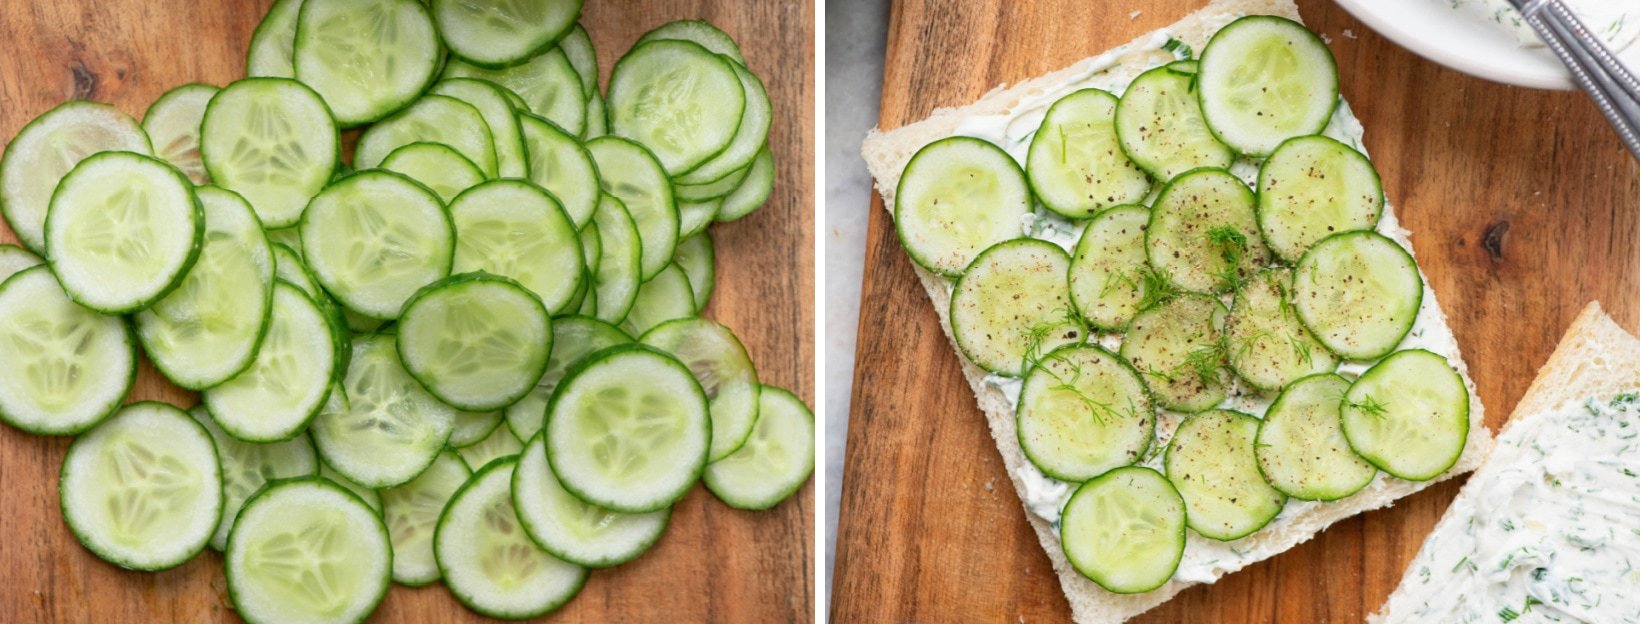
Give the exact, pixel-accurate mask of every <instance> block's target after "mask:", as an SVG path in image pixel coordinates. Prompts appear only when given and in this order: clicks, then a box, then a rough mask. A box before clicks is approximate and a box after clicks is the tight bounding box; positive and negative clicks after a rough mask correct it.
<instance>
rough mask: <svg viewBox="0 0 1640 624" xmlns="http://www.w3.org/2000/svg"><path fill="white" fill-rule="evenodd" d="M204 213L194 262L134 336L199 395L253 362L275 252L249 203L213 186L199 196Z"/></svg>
mask: <svg viewBox="0 0 1640 624" xmlns="http://www.w3.org/2000/svg"><path fill="white" fill-rule="evenodd" d="M196 194H197V195H198V196H199V201H200V204H201V205H203V206H204V209H205V243H204V246H203V247H202V248H201V249H200V252H199V260H197V261H195V262H194V266H193V268H192V269H190V270H189V271H188V274H187V275H186V276H184V277H183V278H182V283H181V284H179V285H178V286H177V288H176V290H173V291H171V294H168V295H166V296H165V298H163V299H160V300H159V301H157V302H155V303H154V305H152V306H149V307H148V309H146V310H143V311H141V312H138V313H137V314H136V316H135V317H134V320H135V325H136V330H137V338H139V339H140V340H141V341H142V348H143V351H144V352H146V353H147V354H148V358H149V359H150V360H152V361H153V362H154V367H155V368H158V369H159V371H160V373H162V374H164V375H165V378H166V379H169V380H171V382H172V383H175V384H176V385H178V386H181V387H183V388H187V389H189V390H202V389H205V388H209V387H211V386H214V385H217V384H220V383H222V382H224V381H227V380H229V379H232V378H233V377H234V376H235V375H238V374H239V373H240V371H243V370H245V369H246V368H247V367H249V366H250V365H251V362H252V361H254V360H255V358H256V351H257V348H258V346H259V345H261V344H262V336H263V334H264V333H266V331H267V325H268V315H269V311H270V310H271V309H272V306H273V278H274V275H273V272H274V267H273V263H274V260H273V253H272V249H271V248H270V247H269V246H268V240H267V237H266V236H263V235H262V226H261V224H260V223H259V222H258V221H257V220H256V213H255V212H252V211H251V206H250V204H247V203H245V200H243V199H240V198H239V196H238V195H235V194H233V192H231V191H224V190H222V189H219V188H216V187H214V186H206V187H200V188H199V189H197V190H196Z"/></svg>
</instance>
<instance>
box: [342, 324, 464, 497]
mask: <svg viewBox="0 0 1640 624" xmlns="http://www.w3.org/2000/svg"><path fill="white" fill-rule="evenodd" d="M394 342H395V340H394V337H393V336H391V335H380V334H378V335H367V336H357V337H355V338H354V339H353V357H352V360H351V361H352V364H351V365H350V366H348V369H347V374H346V377H345V378H344V380H343V384H342V387H343V388H344V389H345V390H346V391H345V392H332V393H331V397H332V398H331V401H330V402H329V403H328V404H326V405H325V408H324V409H323V410H321V411H320V412H319V417H318V418H316V419H314V421H313V427H312V429H311V431H312V433H313V442H314V444H315V445H317V446H318V449H319V455H320V457H323V458H324V460H325V463H328V464H330V467H332V468H335V469H336V471H337V472H340V473H342V474H343V475H345V476H347V478H349V479H352V480H353V482H354V483H358V484H359V485H363V486H365V487H369V488H378V489H379V488H386V487H392V486H395V485H399V484H401V483H405V482H407V481H409V480H411V479H414V478H415V477H416V475H418V474H421V471H422V470H424V469H426V468H427V465H428V464H430V463H432V461H433V458H434V457H435V456H437V455H438V452H439V450H440V449H442V448H444V444H445V442H447V441H448V440H449V439H450V430H451V429H452V428H453V427H454V420H455V409H454V408H451V407H450V406H448V405H445V404H443V403H440V402H439V401H438V400H437V399H434V398H433V396H432V395H430V394H427V391H426V390H423V389H422V387H421V384H419V383H417V382H416V380H415V379H413V378H411V377H410V374H409V373H406V372H404V366H403V365H402V364H400V363H399V356H398V348H397V346H395V344H394Z"/></svg>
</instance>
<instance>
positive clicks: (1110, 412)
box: [1042, 355, 1135, 425]
mask: <svg viewBox="0 0 1640 624" xmlns="http://www.w3.org/2000/svg"><path fill="white" fill-rule="evenodd" d="M1052 362H1059V363H1062V364H1064V365H1065V366H1066V367H1067V368H1069V369H1070V370H1069V372H1070V378H1069V379H1066V378H1065V377H1064V376H1061V375H1060V374H1059V373H1058V372H1055V371H1054V370H1053V366H1052ZM1042 371H1043V372H1045V373H1047V374H1048V376H1049V377H1052V378H1053V380H1054V381H1055V382H1056V383H1055V384H1054V385H1052V386H1049V387H1048V389H1049V390H1057V391H1063V392H1069V393H1071V394H1072V395H1074V396H1075V397H1076V399H1077V400H1078V401H1080V402H1081V403H1082V406H1083V407H1086V408H1088V414H1089V415H1090V416H1092V417H1093V420H1094V422H1097V423H1099V424H1100V425H1106V424H1109V423H1110V422H1111V421H1114V420H1117V419H1120V418H1123V417H1125V416H1127V415H1130V414H1133V413H1134V411H1135V408H1134V406H1133V404H1132V400H1131V399H1129V404H1128V410H1127V412H1126V413H1123V412H1121V411H1118V410H1117V409H1116V408H1115V407H1114V406H1112V405H1111V404H1110V403H1106V402H1103V401H1099V400H1097V399H1095V398H1093V397H1092V396H1089V395H1088V393H1087V392H1086V391H1084V390H1082V388H1081V387H1080V384H1081V383H1082V373H1083V370H1082V363H1081V362H1074V361H1071V360H1070V359H1069V358H1067V357H1065V356H1055V355H1050V356H1049V361H1047V362H1044V366H1043V367H1042Z"/></svg>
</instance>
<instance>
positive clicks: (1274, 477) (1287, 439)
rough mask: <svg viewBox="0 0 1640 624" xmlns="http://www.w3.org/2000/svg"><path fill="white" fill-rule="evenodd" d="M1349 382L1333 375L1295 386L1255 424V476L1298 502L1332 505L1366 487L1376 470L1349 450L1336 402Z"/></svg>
mask: <svg viewBox="0 0 1640 624" xmlns="http://www.w3.org/2000/svg"><path fill="white" fill-rule="evenodd" d="M1349 388H1350V380H1348V379H1345V378H1343V377H1341V376H1338V375H1336V374H1332V373H1322V374H1319V375H1311V376H1309V377H1305V378H1303V379H1299V380H1297V381H1294V382H1293V383H1291V384H1289V385H1288V386H1287V389H1286V390H1283V391H1282V392H1281V396H1279V397H1276V401H1275V403H1273V404H1271V405H1270V410H1269V411H1267V412H1265V414H1264V420H1262V421H1261V422H1260V423H1259V426H1258V437H1257V438H1256V439H1255V440H1254V443H1253V448H1254V449H1256V450H1257V454H1258V466H1259V471H1260V472H1262V473H1263V474H1264V480H1265V481H1268V482H1269V483H1270V486H1271V487H1274V488H1275V489H1277V490H1280V491H1281V492H1282V493H1285V494H1286V495H1288V496H1291V497H1293V498H1297V499H1300V500H1314V501H1335V500H1339V499H1341V498H1344V497H1346V496H1349V495H1351V494H1354V493H1356V492H1359V491H1361V488H1364V487H1367V484H1368V483H1372V478H1373V476H1374V475H1377V474H1378V469H1376V468H1374V467H1373V466H1372V464H1369V463H1367V462H1366V461H1365V460H1362V459H1361V457H1360V456H1358V455H1356V454H1355V451H1353V450H1350V442H1349V440H1348V439H1346V438H1345V437H1344V428H1343V422H1342V420H1341V416H1340V412H1339V401H1340V400H1341V398H1342V397H1343V396H1344V394H1345V392H1347V391H1348V390H1349Z"/></svg>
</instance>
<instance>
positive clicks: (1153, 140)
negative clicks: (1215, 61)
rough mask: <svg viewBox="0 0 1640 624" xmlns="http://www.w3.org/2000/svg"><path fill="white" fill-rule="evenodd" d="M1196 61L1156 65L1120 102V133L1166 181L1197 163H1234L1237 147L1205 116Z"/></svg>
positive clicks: (1136, 158)
mask: <svg viewBox="0 0 1640 624" xmlns="http://www.w3.org/2000/svg"><path fill="white" fill-rule="evenodd" d="M1196 70H1197V64H1196V62H1195V61H1178V62H1175V63H1169V64H1167V65H1163V66H1161V67H1157V68H1155V69H1152V70H1150V71H1147V72H1145V73H1143V74H1139V77H1138V78H1135V79H1133V83H1132V84H1129V85H1128V88H1127V90H1126V91H1123V92H1122V100H1121V101H1120V102H1118V103H1117V104H1116V137H1117V138H1118V139H1120V140H1121V142H1122V151H1123V152H1126V153H1127V155H1128V158H1131V159H1133V164H1135V165H1138V166H1139V168H1140V169H1143V170H1144V171H1145V173H1149V174H1150V176H1151V177H1152V178H1155V179H1156V180H1158V181H1161V182H1167V181H1168V180H1172V179H1173V178H1174V177H1177V176H1178V175H1179V174H1181V173H1184V172H1186V171H1189V170H1191V169H1195V168H1198V167H1215V168H1219V169H1228V168H1230V163H1231V162H1233V161H1235V158H1236V154H1235V152H1232V151H1230V148H1228V147H1225V145H1224V144H1223V143H1220V142H1219V140H1218V139H1216V138H1214V137H1213V132H1212V131H1211V130H1208V129H1207V122H1206V121H1204V120H1203V119H1202V106H1201V102H1200V101H1198V100H1197V99H1196Z"/></svg>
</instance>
